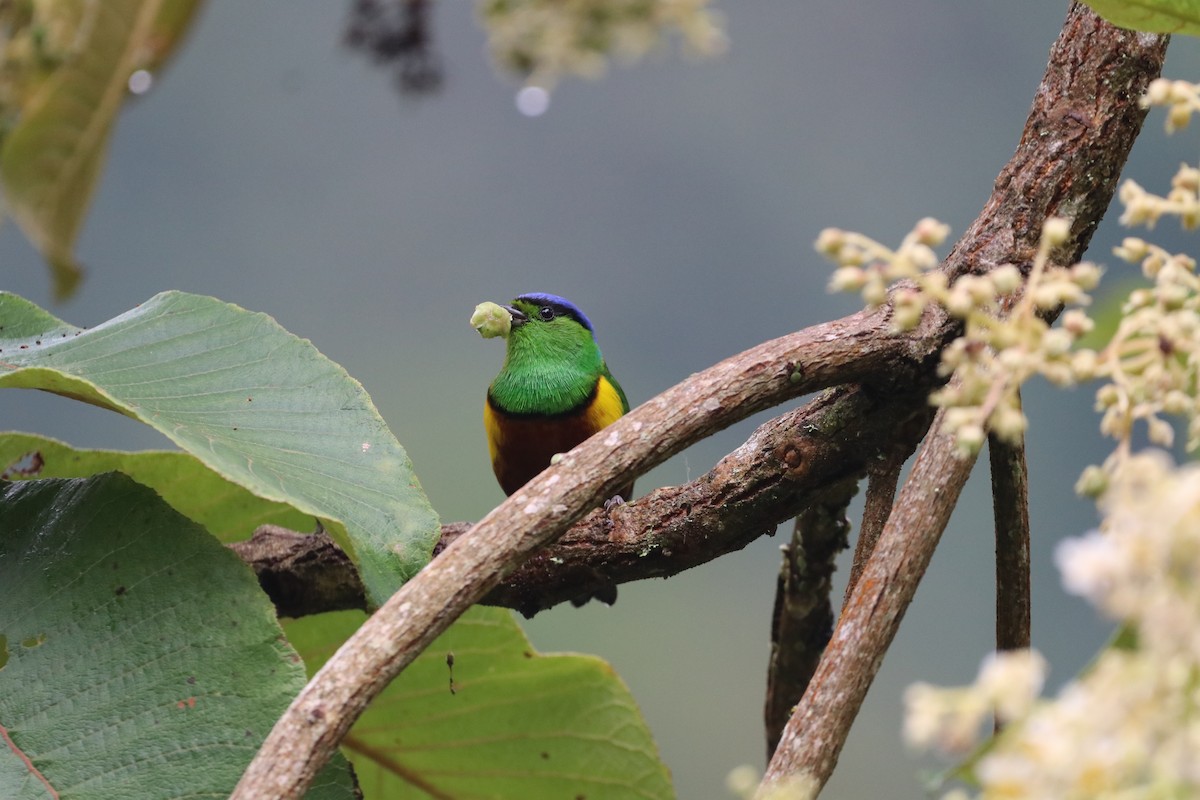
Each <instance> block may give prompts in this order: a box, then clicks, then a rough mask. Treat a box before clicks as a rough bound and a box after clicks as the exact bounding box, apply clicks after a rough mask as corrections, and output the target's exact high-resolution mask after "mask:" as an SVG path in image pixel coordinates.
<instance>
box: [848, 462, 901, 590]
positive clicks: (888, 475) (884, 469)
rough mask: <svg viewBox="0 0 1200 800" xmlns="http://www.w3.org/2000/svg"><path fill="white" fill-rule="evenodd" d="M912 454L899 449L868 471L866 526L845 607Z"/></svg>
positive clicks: (857, 544)
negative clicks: (901, 474)
mask: <svg viewBox="0 0 1200 800" xmlns="http://www.w3.org/2000/svg"><path fill="white" fill-rule="evenodd" d="M906 458H908V454H906V453H901V452H896V453H894V454H892V455H889V456H881V459H882V460H880V461H877V462H876V463H874V464H872V465H871V466H870V467H869V468H868V470H867V495H866V502H865V503H864V504H863V518H862V527H861V529H860V530H859V532H858V541H856V542H855V544H854V560H853V561H852V562H851V563H850V577H849V578H848V579H847V580H846V592H845V595H844V596H843V598H842V607H843V608H845V606H846V603H848V602H850V595H851V594H853V593H854V587H855V586H857V585H858V579H859V578H861V577H862V571H863V569H864V568H865V567H866V566H867V560H868V559H870V558H871V553H873V552H874V551H875V543H876V542H878V541H879V534H881V533H883V526H884V525H885V524H886V523H887V520H888V517H889V516H891V514H892V503H893V502H894V501H895V499H896V487H897V486H898V485H899V484H900V469H901V468H902V467H903V466H904V461H905V459H906Z"/></svg>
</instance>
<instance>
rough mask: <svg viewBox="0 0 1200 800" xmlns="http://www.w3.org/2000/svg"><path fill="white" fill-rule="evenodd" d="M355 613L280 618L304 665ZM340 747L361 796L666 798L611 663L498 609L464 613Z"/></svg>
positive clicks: (664, 776) (657, 764)
mask: <svg viewBox="0 0 1200 800" xmlns="http://www.w3.org/2000/svg"><path fill="white" fill-rule="evenodd" d="M363 618H364V616H363V614H361V613H360V612H353V611H348V612H338V613H333V614H322V615H319V616H316V617H305V618H304V619H301V620H289V621H286V622H285V629H286V630H287V632H288V638H289V639H290V640H291V642H292V644H293V645H294V646H295V647H296V649H297V650H298V651H299V652H300V654H301V655H302V656H303V657H304V661H305V664H306V666H307V667H308V670H309V673H310V674H312V673H314V672H315V671H316V670H317V669H319V668H320V667H321V665H322V664H324V663H325V661H326V659H327V658H328V657H329V656H330V655H331V654H332V653H333V651H334V650H335V649H336V648H337V647H338V646H339V645H340V644H341V643H342V642H343V641H344V640H345V639H346V638H347V637H348V636H349V635H350V634H351V633H352V632H353V631H354V630H355V629H356V628H357V627H358V626H359V624H361V622H362V620H363ZM451 662H452V663H451ZM342 747H343V752H345V753H346V755H347V756H348V757H349V758H350V760H351V761H352V762H353V763H354V767H355V771H356V773H357V775H358V778H359V781H360V784H361V785H362V788H363V790H364V793H365V795H366V797H367V800H372V798H388V799H389V800H393V799H398V798H404V799H405V800H408V799H409V798H444V797H471V798H491V799H492V800H517V799H518V798H519V800H540V798H547V799H549V798H576V797H586V798H588V800H633V799H634V798H637V800H649V799H650V798H654V799H655V800H663V799H665V798H672V797H674V791H673V789H672V787H671V779H670V775H669V773H668V772H667V769H666V767H665V766H664V765H663V763H662V761H661V760H660V759H659V757H658V753H657V749H656V748H655V745H654V741H653V739H652V738H651V736H650V732H649V730H647V728H646V725H645V722H644V721H643V720H642V717H641V714H640V712H639V711H638V708H637V705H636V703H635V702H634V700H633V698H632V696H631V695H630V694H629V690H628V688H626V686H625V685H624V683H622V681H621V679H620V678H619V677H617V675H616V674H615V673H614V672H613V670H612V667H610V666H609V665H608V664H607V663H605V662H604V661H602V660H600V659H598V658H595V657H592V656H581V655H564V654H550V655H541V654H539V653H537V652H535V651H534V649H533V647H532V646H531V645H530V644H529V641H528V640H527V639H526V638H525V635H524V634H523V633H522V632H521V629H520V628H519V627H518V626H517V624H516V623H515V622H514V621H513V619H512V614H511V613H510V612H508V611H504V610H500V609H489V608H473V609H471V610H470V611H469V612H468V613H467V614H465V615H463V617H462V618H461V619H459V620H458V621H457V622H456V623H454V625H452V626H451V627H450V629H449V630H447V631H446V632H445V633H444V634H442V635H441V636H440V637H439V638H438V639H437V640H436V641H435V642H434V643H433V644H432V645H431V646H430V647H429V648H428V649H427V650H426V651H425V652H424V653H423V654H421V656H419V657H418V658H417V659H416V661H414V662H413V663H412V664H411V665H409V667H408V668H407V669H406V670H405V671H404V672H403V673H401V675H400V677H399V678H398V679H397V680H395V681H394V682H393V683H392V684H391V686H389V687H388V688H387V689H386V690H385V691H384V693H383V694H382V695H380V696H379V697H378V698H377V699H376V700H375V702H374V703H373V704H372V705H371V706H370V707H369V708H368V709H367V711H366V713H365V714H363V716H362V717H361V718H360V719H359V720H358V723H357V724H356V725H355V727H354V728H353V729H351V731H350V734H349V735H348V736H347V737H346V739H345V741H344V742H343V745H342Z"/></svg>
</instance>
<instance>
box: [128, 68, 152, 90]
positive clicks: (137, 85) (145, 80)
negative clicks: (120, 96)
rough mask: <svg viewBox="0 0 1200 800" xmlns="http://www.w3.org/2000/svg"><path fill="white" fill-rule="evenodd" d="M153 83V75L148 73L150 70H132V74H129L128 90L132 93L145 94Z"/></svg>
mask: <svg viewBox="0 0 1200 800" xmlns="http://www.w3.org/2000/svg"><path fill="white" fill-rule="evenodd" d="M153 85H154V75H152V74H151V73H150V70H147V69H139V70H134V71H133V74H131V75H130V76H129V91H130V93H132V94H145V93H146V92H148V91H150V87H151V86H153Z"/></svg>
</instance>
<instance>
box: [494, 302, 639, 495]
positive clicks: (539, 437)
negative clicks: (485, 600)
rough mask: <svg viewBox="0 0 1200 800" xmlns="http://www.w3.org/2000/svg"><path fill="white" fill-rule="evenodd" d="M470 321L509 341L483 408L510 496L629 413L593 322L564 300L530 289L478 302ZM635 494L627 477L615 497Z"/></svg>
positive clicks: (498, 472) (501, 477) (501, 478)
mask: <svg viewBox="0 0 1200 800" xmlns="http://www.w3.org/2000/svg"><path fill="white" fill-rule="evenodd" d="M471 324H472V326H473V327H475V328H476V329H477V330H478V331H479V332H480V333H481V334H482V335H483V336H484V337H485V338H491V337H494V336H502V337H504V338H505V340H506V342H507V347H506V352H505V356H504V366H503V367H502V368H501V369H500V372H499V374H498V375H496V377H495V379H494V380H493V381H492V383H491V385H490V386H489V387H488V390H487V400H486V402H485V403H484V407H483V425H484V428H485V429H486V431H487V440H488V451H489V453H490V455H491V459H492V471H493V472H495V474H496V480H498V481H499V482H500V488H501V489H503V490H504V493H505V494H507V495H512V494H513V493H514V492H516V491H517V490H518V489H520V488H521V487H522V486H524V485H525V484H526V483H527V482H529V480H530V479H532V478H533V477H534V476H535V475H537V474H538V473H540V472H541V471H542V470H544V469H545V468H546V467H548V466H550V462H551V459H552V458H553V457H554V455H555V454H557V453H565V452H567V451H568V450H570V449H571V448H573V447H574V446H575V445H577V444H579V443H580V442H582V441H584V440H585V439H587V438H588V437H589V436H591V435H592V434H594V433H596V431H598V430H600V429H601V428H604V427H606V426H608V425H611V424H612V423H613V422H615V421H616V420H618V419H620V418H621V417H622V416H623V415H624V414H625V413H626V412H628V411H629V400H628V399H627V398H626V397H625V391H624V390H623V389H622V388H621V384H620V383H618V382H617V379H616V378H614V377H613V374H612V372H610V371H609V369H608V365H607V364H606V363H605V361H604V356H603V355H602V354H601V352H600V348H599V346H598V345H597V344H596V336H595V329H594V328H593V327H592V322H591V320H589V319H588V318H587V315H586V314H584V313H583V311H581V310H580V309H579V307H578V306H576V305H575V304H574V303H572V302H571V301H569V300H567V299H566V298H564V297H560V296H558V295H555V294H546V293H543V292H531V293H529V294H523V295H521V296H519V297H517V298H516V299H515V300H513V301H512V303H511V304H509V305H498V304H496V303H491V302H487V303H480V304H479V306H477V307H476V310H475V315H474V316H472V317H471ZM632 496H633V483H632V482H630V483H629V484H628V485H627V486H624V487H622V488H621V489H620V491H619V492H618V497H617V498H613V500H625V499H632ZM613 500H610V501H609V503H606V506H607V505H611V503H612V502H613Z"/></svg>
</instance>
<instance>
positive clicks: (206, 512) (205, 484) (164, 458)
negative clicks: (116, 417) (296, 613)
mask: <svg viewBox="0 0 1200 800" xmlns="http://www.w3.org/2000/svg"><path fill="white" fill-rule="evenodd" d="M9 468H12V470H13V474H11V475H7V476H6V475H5V474H4V471H5V470H8V469H9ZM101 472H123V473H125V474H126V475H128V476H129V477H131V478H133V479H134V480H135V481H137V482H138V483H140V484H142V485H143V486H148V487H150V488H151V489H153V490H154V491H155V492H157V493H158V495H159V497H161V498H162V499H163V500H165V501H166V502H167V504H168V505H170V506H171V507H172V508H174V509H175V510H176V511H178V512H179V513H181V514H183V515H184V516H185V517H187V518H188V519H190V520H192V521H193V522H197V523H199V524H200V525H202V526H203V527H204V528H205V529H207V530H208V532H209V533H211V534H212V535H214V536H216V537H217V538H218V539H219V540H220V541H222V542H226V543H228V542H236V541H240V540H242V539H246V538H249V536H250V534H251V533H253V532H254V529H255V528H257V527H258V526H259V525H266V524H272V525H282V526H283V527H285V528H291V529H292V530H300V531H304V530H310V529H312V528H313V527H314V523H313V518H312V517H310V516H307V515H305V514H301V513H300V512H299V511H296V510H295V509H294V508H292V507H291V506H289V505H285V504H284V503H276V502H274V501H271V500H264V499H262V498H261V497H258V496H257V495H254V494H252V493H251V492H249V491H247V490H246V489H245V488H243V487H241V486H239V485H237V484H236V483H233V482H231V481H227V480H225V479H224V478H222V477H221V476H220V475H218V474H217V473H215V472H213V471H212V470H211V469H209V468H208V467H206V466H204V464H203V463H202V462H201V461H200V459H198V458H196V457H195V456H193V455H190V454H188V453H181V452H179V451H175V450H157V451H155V450H149V451H142V452H136V453H131V452H124V451H120V450H77V449H75V448H74V447H71V446H70V445H69V444H66V443H64V442H59V441H56V440H54V439H48V438H46V437H44V436H35V435H33V434H28V433H16V432H0V478H5V477H7V478H9V479H10V480H17V479H30V478H86V477H88V476H89V475H97V474H99V473H101Z"/></svg>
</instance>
